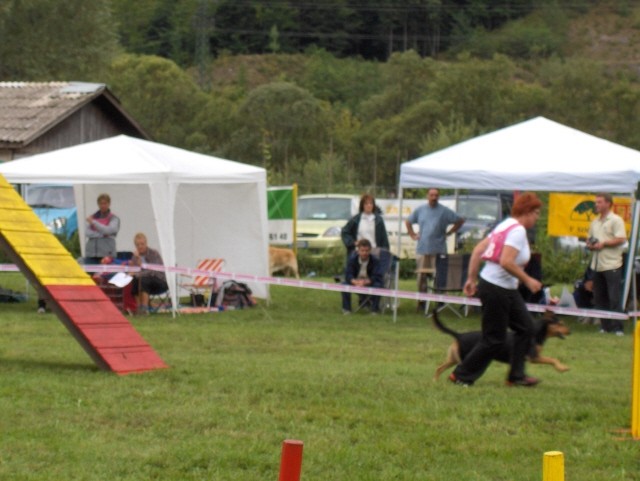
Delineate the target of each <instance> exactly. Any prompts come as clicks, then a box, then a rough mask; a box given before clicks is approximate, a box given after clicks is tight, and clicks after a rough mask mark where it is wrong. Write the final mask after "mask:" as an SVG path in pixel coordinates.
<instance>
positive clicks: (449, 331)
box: [432, 309, 460, 340]
mask: <svg viewBox="0 0 640 481" xmlns="http://www.w3.org/2000/svg"><path fill="white" fill-rule="evenodd" d="M432 317H433V323H434V324H435V325H436V327H437V328H438V329H439V330H440V331H442V332H444V333H445V334H449V335H450V336H452V337H453V338H455V339H456V340H458V339H459V338H460V333H459V332H456V331H454V330H453V329H450V328H448V327H447V326H445V325H444V324H442V322H441V321H440V318H439V317H438V309H434V310H433V315H432Z"/></svg>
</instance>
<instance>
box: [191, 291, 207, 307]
mask: <svg viewBox="0 0 640 481" xmlns="http://www.w3.org/2000/svg"><path fill="white" fill-rule="evenodd" d="M191 305H192V306H193V307H202V306H204V294H195V293H192V294H191Z"/></svg>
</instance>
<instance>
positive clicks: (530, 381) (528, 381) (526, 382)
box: [507, 376, 541, 387]
mask: <svg viewBox="0 0 640 481" xmlns="http://www.w3.org/2000/svg"><path fill="white" fill-rule="evenodd" d="M540 382H541V381H540V379H538V378H537V377H530V376H525V377H523V378H522V379H516V380H515V381H507V386H522V387H533V386H535V385H537V384H540Z"/></svg>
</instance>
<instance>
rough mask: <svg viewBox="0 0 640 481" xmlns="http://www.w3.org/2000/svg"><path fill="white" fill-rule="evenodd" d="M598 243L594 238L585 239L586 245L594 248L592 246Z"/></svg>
mask: <svg viewBox="0 0 640 481" xmlns="http://www.w3.org/2000/svg"><path fill="white" fill-rule="evenodd" d="M598 242H599V241H598V239H596V238H595V237H589V238H588V239H587V244H588V245H590V246H594V245H596V244H597V243H598Z"/></svg>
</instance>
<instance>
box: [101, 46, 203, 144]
mask: <svg viewBox="0 0 640 481" xmlns="http://www.w3.org/2000/svg"><path fill="white" fill-rule="evenodd" d="M108 80H109V84H110V86H111V88H112V90H113V91H114V93H115V94H116V95H117V96H118V97H119V98H120V99H121V100H122V102H123V104H124V105H125V108H126V109H127V111H128V112H129V113H130V114H131V115H132V116H133V117H134V118H136V119H138V120H139V122H140V123H141V124H142V126H143V127H144V128H145V129H147V131H148V132H149V133H150V134H151V136H152V137H153V138H154V139H155V140H157V141H160V142H163V143H167V144H170V145H174V146H177V147H186V146H187V145H186V141H187V139H189V138H190V137H191V136H192V135H193V134H194V133H195V132H198V131H199V130H200V129H199V126H198V125H197V123H196V119H197V118H198V115H197V114H198V112H200V111H201V110H202V109H203V106H205V105H208V101H209V99H208V97H207V95H206V94H204V93H203V92H202V91H201V90H200V89H199V88H198V86H197V85H196V83H195V82H194V81H193V79H192V78H191V77H190V76H189V75H187V74H186V73H185V72H184V71H182V70H181V69H180V68H179V67H178V66H177V65H176V64H175V63H173V62H171V61H170V60H166V59H163V58H159V57H153V56H140V55H123V56H121V57H119V58H117V59H116V60H115V61H114V62H113V64H112V67H111V70H110V72H109V75H108Z"/></svg>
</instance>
